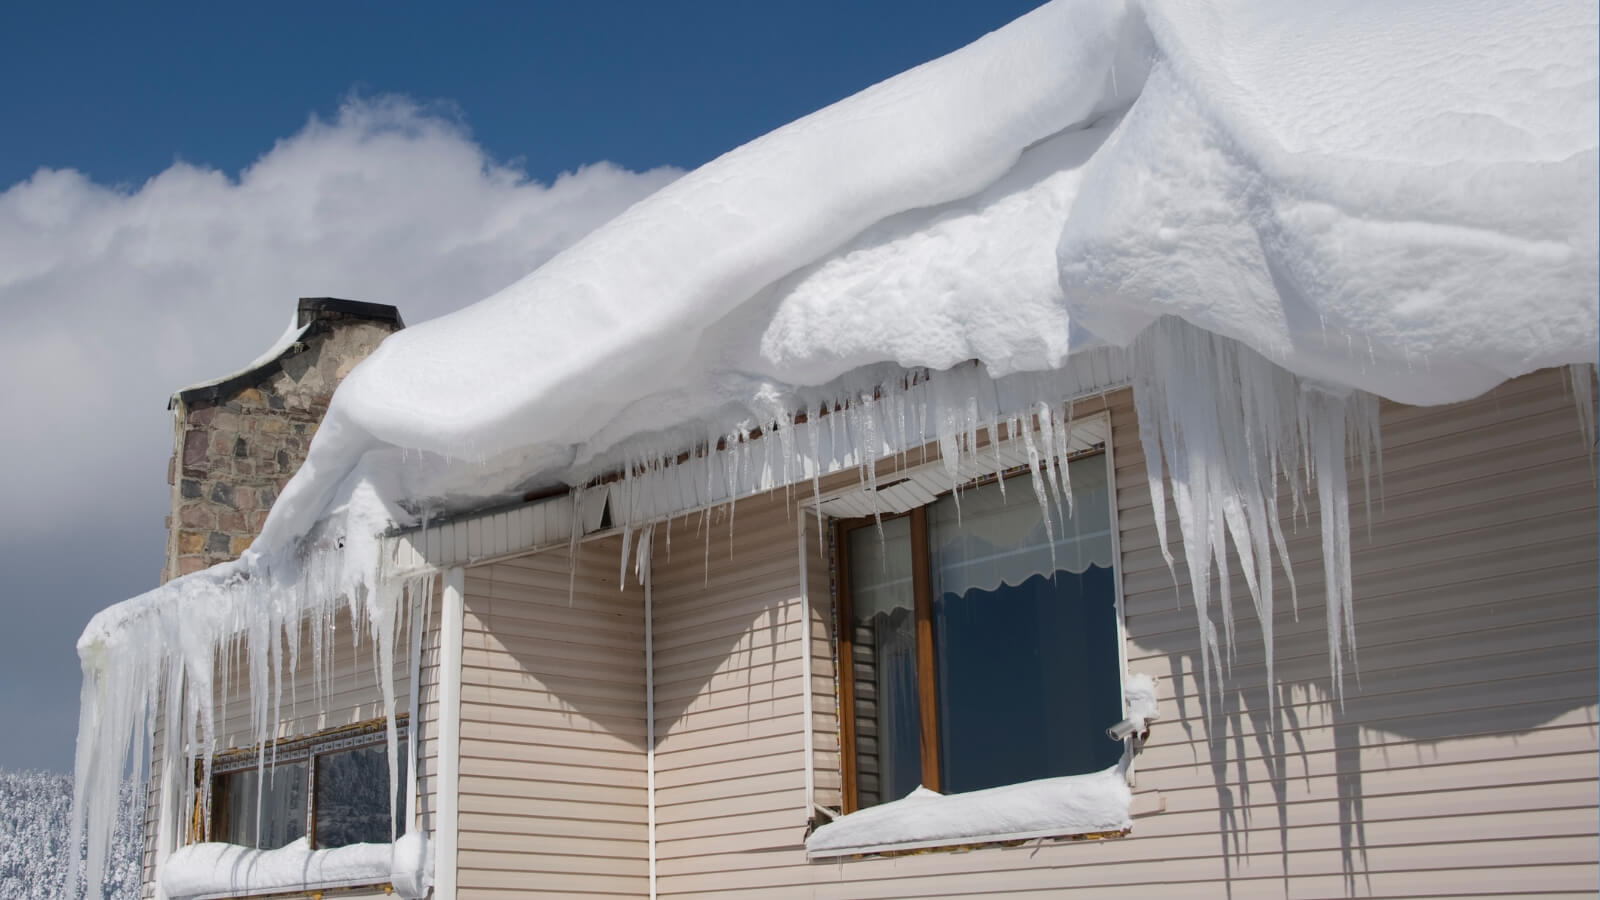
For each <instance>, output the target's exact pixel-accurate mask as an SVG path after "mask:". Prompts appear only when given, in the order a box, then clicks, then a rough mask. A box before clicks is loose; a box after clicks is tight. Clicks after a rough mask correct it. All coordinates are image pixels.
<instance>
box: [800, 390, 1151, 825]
mask: <svg viewBox="0 0 1600 900" xmlns="http://www.w3.org/2000/svg"><path fill="white" fill-rule="evenodd" d="M1101 416H1104V414H1103V413H1102V414H1098V415H1097V416H1095V417H1096V418H1099V417H1101ZM1106 418H1107V419H1109V417H1106ZM1107 426H1108V427H1107V428H1106V431H1105V433H1106V439H1105V440H1104V441H1103V442H1100V443H1097V444H1095V445H1093V446H1091V447H1088V448H1085V449H1083V450H1079V451H1077V452H1072V453H1065V454H1061V456H1060V459H1061V461H1063V462H1068V463H1073V462H1079V461H1081V460H1087V459H1089V458H1092V457H1096V456H1098V457H1101V458H1102V460H1103V462H1104V464H1105V466H1106V479H1107V485H1108V488H1109V490H1108V492H1107V494H1108V501H1109V505H1110V509H1109V510H1108V513H1109V521H1110V529H1111V551H1112V556H1113V558H1114V560H1115V566H1114V567H1113V571H1112V584H1113V590H1114V592H1115V598H1114V599H1115V604H1116V615H1115V619H1116V626H1117V634H1116V641H1117V677H1118V684H1117V694H1118V698H1119V700H1120V701H1121V702H1122V703H1123V704H1126V702H1127V696H1126V685H1127V680H1128V630H1127V617H1126V613H1125V611H1124V608H1123V601H1122V546H1121V540H1120V527H1119V524H1118V516H1117V513H1118V509H1117V505H1118V504H1117V491H1116V464H1115V457H1114V456H1113V454H1112V449H1111V439H1110V428H1109V421H1107ZM930 465H935V466H936V465H938V463H932V464H930ZM919 468H920V467H919ZM1028 474H1030V468H1029V467H1028V466H1026V465H1024V466H1016V467H1012V468H1009V469H1005V470H1003V471H1001V472H999V473H990V474H987V475H984V476H981V477H978V478H974V479H971V480H969V481H966V482H964V483H962V484H961V485H960V486H959V487H957V488H953V489H951V490H948V491H945V492H943V493H941V494H939V495H938V496H937V497H936V498H935V500H937V499H938V498H939V497H944V496H947V495H948V494H951V493H955V492H956V491H958V490H967V489H969V488H975V487H981V486H983V485H986V484H992V483H994V482H996V481H1000V480H1004V479H1007V478H1011V477H1014V476H1019V475H1028ZM932 502H933V501H929V502H928V503H925V504H923V505H920V506H916V507H913V508H911V509H909V510H906V511H905V512H890V513H884V514H881V515H878V516H865V517H852V518H834V519H833V520H832V521H831V522H830V523H829V524H830V528H829V538H830V542H831V544H832V546H833V559H834V566H833V570H834V571H833V594H834V597H833V599H834V603H833V607H834V621H833V629H834V631H833V633H834V636H835V638H834V651H835V654H834V660H835V666H834V673H835V676H834V687H835V696H836V697H837V698H838V709H837V712H838V725H839V768H840V806H841V812H842V814H845V815H848V814H850V813H853V812H856V811H858V810H860V809H862V807H861V806H860V805H859V802H858V801H859V793H858V784H857V776H858V772H857V769H856V721H855V718H856V715H855V677H854V662H853V652H854V644H855V641H854V633H853V629H852V627H851V622H852V618H851V612H852V610H851V596H850V541H849V539H848V536H849V533H850V532H852V531H855V530H857V529H860V528H870V527H874V526H875V525H876V524H877V523H878V522H880V521H890V520H893V519H899V518H907V517H909V518H910V520H911V522H910V525H911V556H912V559H911V566H912V571H913V573H914V577H913V578H912V589H913V590H912V598H913V603H914V609H913V620H914V631H915V635H916V659H917V706H918V744H919V746H918V749H919V757H920V760H921V765H922V784H923V786H924V787H927V788H928V789H930V790H933V791H942V788H941V785H940V783H939V781H940V776H939V739H938V735H939V730H938V728H939V719H938V696H937V690H938V688H937V681H938V675H937V670H936V665H937V663H936V660H935V650H936V647H935V643H934V640H935V638H934V634H933V595H932V594H933V592H932V580H931V578H930V577H929V576H928V572H929V569H930V566H931V551H930V549H929V547H928V520H927V514H928V507H929V506H930V505H932ZM1026 502H1032V498H1031V497H1030V498H1028V501H1026ZM915 573H921V574H920V575H916V574H915ZM1132 775H1133V771H1132V768H1131V766H1130V768H1129V770H1128V777H1129V778H1130V779H1131V778H1132ZM886 802H893V801H886Z"/></svg>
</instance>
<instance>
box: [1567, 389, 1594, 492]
mask: <svg viewBox="0 0 1600 900" xmlns="http://www.w3.org/2000/svg"><path fill="white" fill-rule="evenodd" d="M1595 376H1596V366H1595V364H1594V363H1578V364H1576V365H1571V366H1567V380H1568V385H1569V387H1570V389H1571V391H1572V402H1573V405H1574V406H1575V407H1576V408H1577V412H1578V435H1579V436H1580V437H1582V438H1583V442H1584V444H1585V445H1586V446H1587V447H1588V448H1589V464H1590V467H1591V468H1592V467H1593V465H1594V454H1595V444H1596V442H1597V435H1596V433H1595V398H1594V382H1595Z"/></svg>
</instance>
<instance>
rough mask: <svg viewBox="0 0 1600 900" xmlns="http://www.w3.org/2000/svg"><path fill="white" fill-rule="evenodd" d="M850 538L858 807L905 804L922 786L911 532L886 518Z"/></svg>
mask: <svg viewBox="0 0 1600 900" xmlns="http://www.w3.org/2000/svg"><path fill="white" fill-rule="evenodd" d="M882 524H883V531H882V535H881V537H880V535H879V531H878V529H877V528H873V527H870V526H869V527H865V528H857V529H855V530H853V531H850V532H848V533H847V539H848V540H849V542H850V544H849V553H850V567H849V568H850V573H849V574H850V614H851V622H850V626H851V660H850V677H851V678H852V679H853V681H852V686H853V689H854V704H853V705H854V714H855V761H856V797H857V800H856V802H857V805H859V806H862V807H867V806H873V805H875V804H877V803H882V802H885V801H889V800H898V799H899V798H901V797H904V796H905V795H906V794H909V793H911V791H912V790H914V789H915V788H916V787H917V785H919V784H921V783H922V762H921V756H920V753H919V748H918V743H917V741H918V732H919V726H920V721H921V719H920V713H919V709H918V693H917V647H916V612H915V593H914V590H913V585H912V573H911V525H910V522H909V520H908V519H905V518H898V519H885V520H884V521H883V523H882Z"/></svg>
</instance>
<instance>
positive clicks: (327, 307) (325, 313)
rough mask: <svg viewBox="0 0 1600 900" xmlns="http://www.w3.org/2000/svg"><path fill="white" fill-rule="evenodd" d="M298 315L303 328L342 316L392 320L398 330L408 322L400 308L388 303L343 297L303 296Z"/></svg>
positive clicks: (379, 320)
mask: <svg viewBox="0 0 1600 900" xmlns="http://www.w3.org/2000/svg"><path fill="white" fill-rule="evenodd" d="M298 316H299V318H298V321H299V323H300V327H302V328H304V327H305V326H307V325H310V324H311V323H312V322H316V321H320V320H323V319H331V318H337V317H341V316H343V317H349V318H354V319H371V320H373V321H376V322H390V323H392V324H393V325H394V327H395V329H396V330H399V329H401V328H404V327H406V323H405V322H404V321H402V320H401V319H400V310H398V309H396V308H395V307H393V306H390V305H389V304H387V303H368V302H366V301H365V300H345V299H344V298H342V297H301V298H300V305H299V307H298Z"/></svg>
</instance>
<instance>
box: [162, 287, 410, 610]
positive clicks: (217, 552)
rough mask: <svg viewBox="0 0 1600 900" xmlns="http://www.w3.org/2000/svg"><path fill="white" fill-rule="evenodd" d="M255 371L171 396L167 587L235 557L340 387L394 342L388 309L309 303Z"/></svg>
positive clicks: (321, 300) (396, 323) (395, 321)
mask: <svg viewBox="0 0 1600 900" xmlns="http://www.w3.org/2000/svg"><path fill="white" fill-rule="evenodd" d="M295 322H296V324H295V328H294V329H292V330H291V331H290V332H289V333H287V334H285V335H284V340H283V341H281V342H280V343H279V344H278V346H276V347H274V348H273V350H272V351H271V352H270V353H269V354H268V355H267V356H264V357H262V358H261V359H259V360H257V361H256V362H254V363H252V364H251V365H250V367H249V368H247V369H244V370H243V371H240V372H236V373H234V374H232V375H228V376H226V377H224V378H221V379H218V380H216V381H211V382H207V383H205V384H200V385H195V386H194V387H191V388H186V389H184V390H181V391H179V392H178V393H176V394H174V395H172V399H171V400H170V401H169V402H168V404H167V408H168V409H171V410H172V412H173V442H172V459H171V461H170V462H169V463H168V465H167V483H168V484H170V485H172V515H170V516H169V517H168V518H167V560H166V565H165V566H164V567H163V568H162V572H161V580H162V582H166V581H169V580H171V579H173V578H175V577H177V576H179V575H187V574H189V573H190V572H197V571H199V570H201V569H204V568H207V567H208V566H212V565H215V564H217V563H219V562H224V561H226V560H230V559H235V558H237V557H238V556H239V555H240V554H241V553H243V552H244V550H245V548H247V547H249V546H250V542H251V541H253V540H255V537H256V535H258V534H260V533H261V525H262V523H263V522H265V521H266V518H267V510H268V509H270V508H271V507H272V501H274V500H276V499H277V497H278V492H279V491H281V490H283V486H284V485H285V484H286V483H288V481H289V476H291V475H293V474H294V471H295V470H296V469H298V468H299V467H300V463H301V462H303V461H304V460H305V458H306V449H307V448H308V447H309V446H310V445H311V436H312V435H314V434H316V431H317V426H318V425H319V424H321V422H322V416H323V414H324V413H326V412H327V411H328V401H329V400H330V399H331V398H332V397H333V390H334V388H336V387H338V386H339V382H340V381H342V380H343V379H344V377H345V376H346V375H348V374H349V373H350V370H351V369H352V368H354V367H355V365H356V363H358V362H360V361H361V360H363V359H365V358H366V357H367V355H368V354H370V353H371V352H372V351H373V350H374V349H376V348H377V346H378V344H379V343H380V342H381V341H382V340H383V339H384V338H386V337H388V336H389V335H390V334H393V333H394V332H396V331H399V330H400V329H401V328H404V327H405V323H404V322H402V321H401V320H400V313H399V311H398V310H396V309H395V308H394V307H392V306H385V305H382V304H378V303H362V302H360V301H356V300H339V299H336V298H333V297H307V298H302V299H301V300H300V305H299V308H298V312H297V314H296V319H295Z"/></svg>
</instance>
